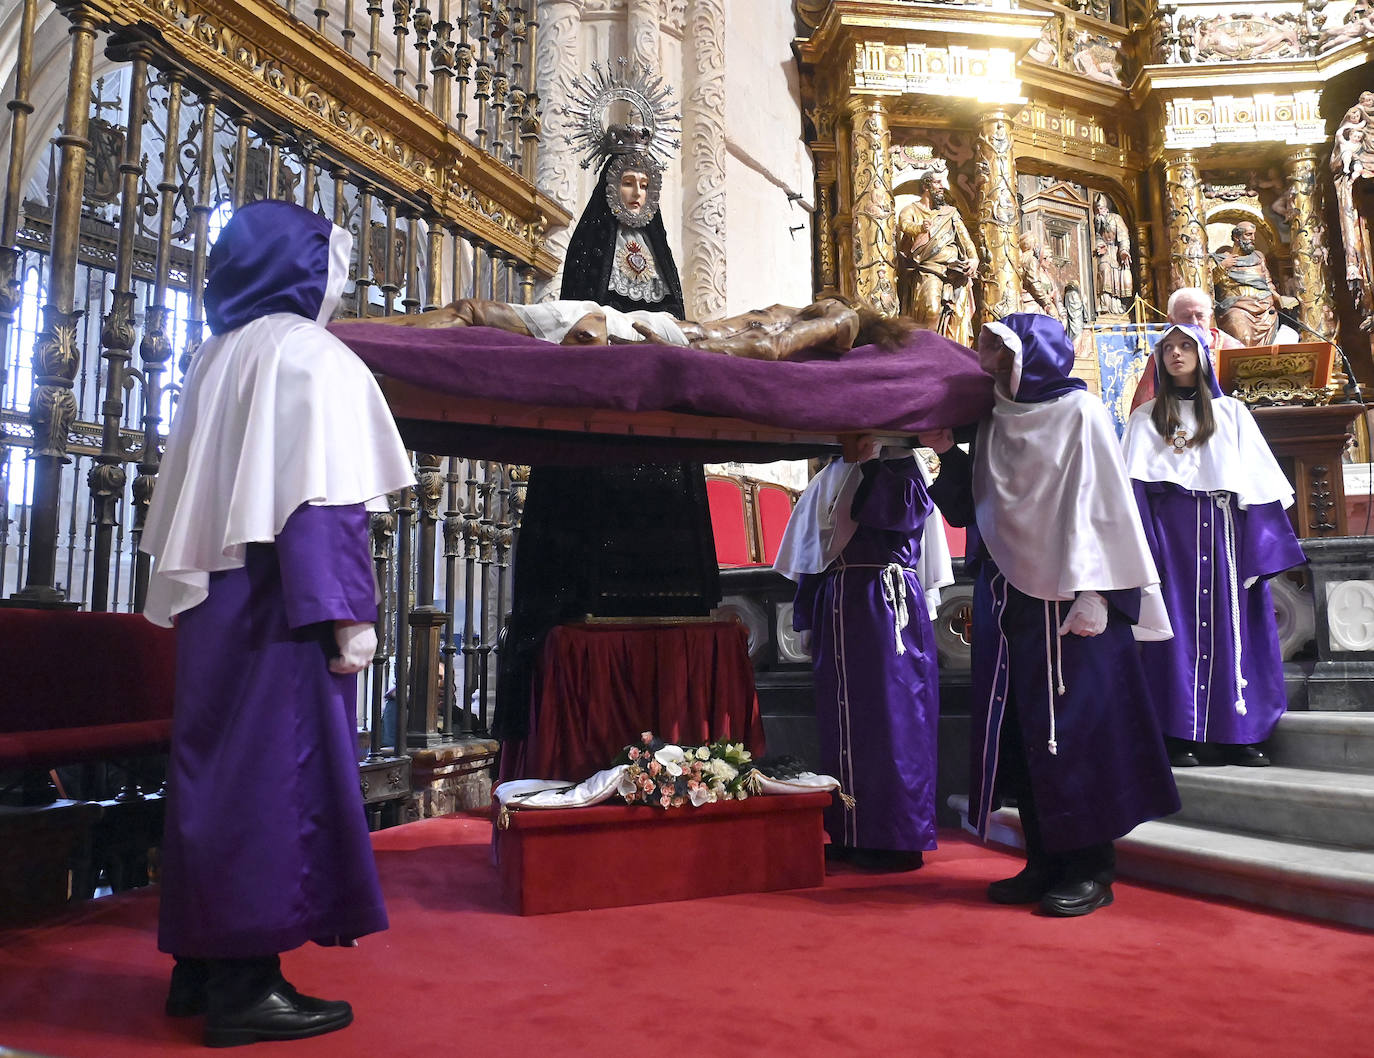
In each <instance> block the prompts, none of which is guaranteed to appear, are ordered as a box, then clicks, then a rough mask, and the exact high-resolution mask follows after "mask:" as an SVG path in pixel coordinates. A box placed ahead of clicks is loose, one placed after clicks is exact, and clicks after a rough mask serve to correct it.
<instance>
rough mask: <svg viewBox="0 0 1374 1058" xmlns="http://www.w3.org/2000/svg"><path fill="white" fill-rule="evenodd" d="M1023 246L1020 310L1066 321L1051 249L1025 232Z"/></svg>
mask: <svg viewBox="0 0 1374 1058" xmlns="http://www.w3.org/2000/svg"><path fill="white" fill-rule="evenodd" d="M1020 246H1021V311H1022V312H1039V313H1042V314H1044V315H1046V316H1053V317H1054V318H1055V319H1056V320H1058V321H1059V322H1060V323H1063V322H1064V305H1063V303H1062V302H1061V301H1060V298H1059V289H1058V288H1057V287H1056V286H1055V284H1054V274H1053V273H1052V272H1051V271H1050V265H1049V251H1048V250H1047V249H1045V247H1043V246H1041V245H1040V244H1039V242H1038V241H1036V238H1035V236H1034V235H1032V234H1031V233H1030V232H1028V231H1023V232H1022V233H1021V238H1020Z"/></svg>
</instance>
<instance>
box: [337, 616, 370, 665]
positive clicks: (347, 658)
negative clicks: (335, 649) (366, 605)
mask: <svg viewBox="0 0 1374 1058" xmlns="http://www.w3.org/2000/svg"><path fill="white" fill-rule="evenodd" d="M334 642H335V643H337V644H338V645H339V656H338V657H337V658H330V659H329V671H330V672H333V673H336V674H338V675H340V676H351V675H353V674H354V673H355V672H362V671H363V669H365V668H367V667H368V666H369V665H371V664H372V655H373V654H375V653H376V652H377V629H376V627H375V626H374V625H373V624H372V622H371V621H335V622H334Z"/></svg>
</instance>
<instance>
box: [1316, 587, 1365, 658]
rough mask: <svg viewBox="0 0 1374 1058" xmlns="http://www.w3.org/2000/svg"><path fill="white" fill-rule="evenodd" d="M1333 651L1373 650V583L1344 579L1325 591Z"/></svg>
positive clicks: (1327, 619)
mask: <svg viewBox="0 0 1374 1058" xmlns="http://www.w3.org/2000/svg"><path fill="white" fill-rule="evenodd" d="M1326 623H1327V627H1328V628H1329V629H1330V630H1331V647H1332V649H1334V650H1374V581H1368V580H1344V581H1338V582H1337V583H1335V584H1332V585H1331V587H1330V588H1328V589H1327V592H1326Z"/></svg>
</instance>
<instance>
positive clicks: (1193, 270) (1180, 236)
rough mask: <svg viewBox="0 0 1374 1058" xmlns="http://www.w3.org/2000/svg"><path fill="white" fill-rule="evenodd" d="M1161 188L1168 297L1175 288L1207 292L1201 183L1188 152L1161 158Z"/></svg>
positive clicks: (1208, 274)
mask: <svg viewBox="0 0 1374 1058" xmlns="http://www.w3.org/2000/svg"><path fill="white" fill-rule="evenodd" d="M1164 188H1165V191H1164V194H1165V203H1164V217H1165V223H1166V224H1167V225H1168V228H1169V291H1168V293H1169V294H1171V293H1173V292H1174V291H1175V290H1177V289H1178V288H1179V287H1202V289H1203V290H1206V291H1209V292H1210V291H1211V289H1212V278H1211V269H1210V268H1209V267H1208V264H1207V226H1206V224H1205V222H1204V218H1205V216H1206V212H1205V207H1204V206H1203V202H1202V179H1201V177H1200V176H1199V174H1198V169H1197V159H1196V158H1194V157H1193V153H1192V152H1191V151H1182V152H1180V153H1179V154H1175V155H1169V156H1166V157H1165V159H1164ZM1166 297H1167V294H1166Z"/></svg>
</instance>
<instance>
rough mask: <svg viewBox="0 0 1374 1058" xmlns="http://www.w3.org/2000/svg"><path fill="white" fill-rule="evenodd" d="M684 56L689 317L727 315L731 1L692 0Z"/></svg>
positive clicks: (685, 272)
mask: <svg viewBox="0 0 1374 1058" xmlns="http://www.w3.org/2000/svg"><path fill="white" fill-rule="evenodd" d="M683 42H684V44H686V45H688V46H689V48H690V50H689V52H688V53H687V54H685V55H683V57H682V65H683V75H684V84H683V86H682V98H683V108H682V118H683V120H682V141H683V158H682V173H683V188H682V216H683V222H684V229H685V230H684V232H683V244H684V245H683V256H684V258H685V260H684V262H683V264H684V267H683V269H682V294H683V299H684V300H685V301H686V303H687V316H688V318H689V319H698V320H709V319H712V318H713V317H718V316H721V315H724V313H725V0H688V2H687V27H686V32H685V33H684V35H683Z"/></svg>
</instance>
